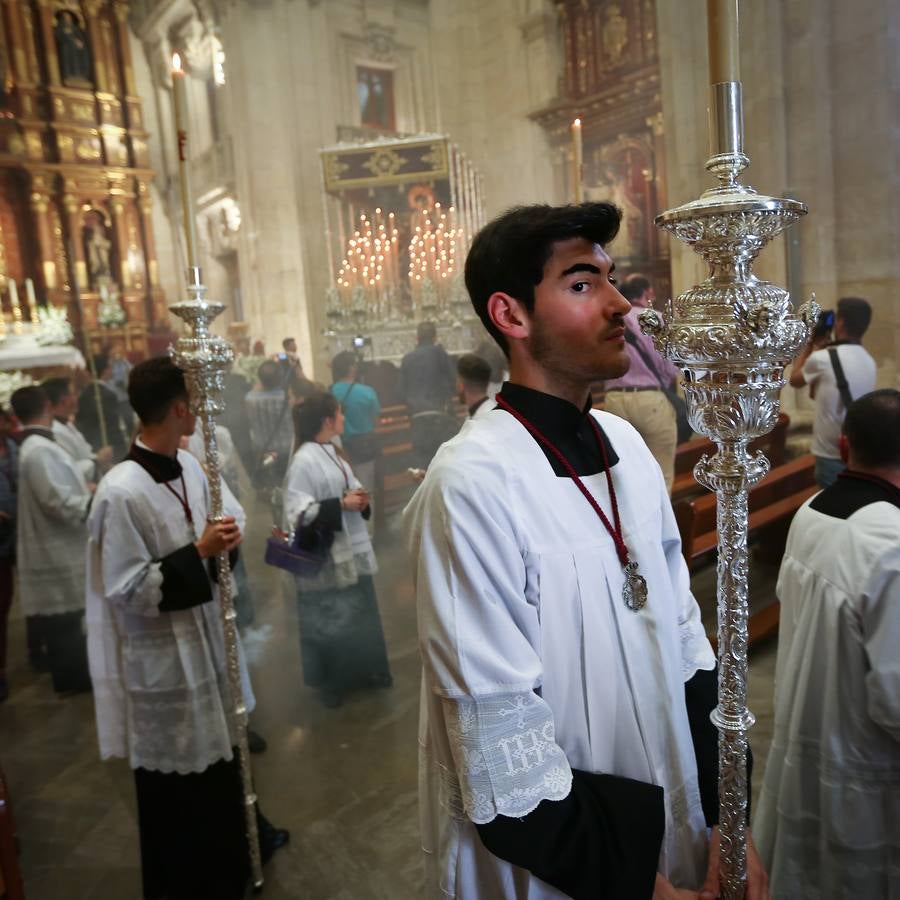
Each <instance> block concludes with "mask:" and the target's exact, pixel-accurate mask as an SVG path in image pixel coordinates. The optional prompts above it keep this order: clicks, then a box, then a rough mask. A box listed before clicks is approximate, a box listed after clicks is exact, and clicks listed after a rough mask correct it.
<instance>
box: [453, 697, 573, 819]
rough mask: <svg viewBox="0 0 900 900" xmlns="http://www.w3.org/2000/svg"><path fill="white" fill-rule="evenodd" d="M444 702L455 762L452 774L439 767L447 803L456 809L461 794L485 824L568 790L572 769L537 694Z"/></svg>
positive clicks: (464, 804)
mask: <svg viewBox="0 0 900 900" xmlns="http://www.w3.org/2000/svg"><path fill="white" fill-rule="evenodd" d="M444 703H445V720H446V724H447V733H448V736H449V738H450V745H451V752H452V753H453V759H454V762H455V764H456V772H455V773H453V772H450V771H449V770H445V771H444V772H443V775H444V781H445V783H444V789H445V794H446V796H447V797H448V800H449V801H450V802H449V803H448V805H449V806H451V807H457V808H458V805H459V804H458V803H457V802H454V801H456V800H457V798H460V799H461V800H462V807H463V808H464V810H465V813H466V815H467V816H468V817H469V819H471V820H472V821H473V822H475V823H477V824H483V823H485V822H490V821H491V820H492V819H493V818H494V817H495V816H496V815H498V814H499V815H505V816H514V817H521V816H524V815H527V814H528V813H529V812H531V811H532V810H533V809H534V808H535V807H536V806H537V805H538V803H540V802H541V800H561V799H563V798H564V797H566V796H567V795H568V793H569V790H570V788H571V784H572V771H571V769H570V768H569V763H568V760H567V759H566V756H565V753H563V751H562V749H561V748H560V747H559V745H558V744H557V743H556V740H555V735H554V727H553V715H552V713H551V711H550V707H549V706H547V704H546V703H545V702H544V701H543V700H542V699H541V698H540V697H538V696H537V695H536V694H533V693H528V694H524V693H522V694H503V695H498V696H493V697H485V698H481V699H478V700H462V701H453V700H446V701H444Z"/></svg>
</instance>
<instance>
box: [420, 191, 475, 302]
mask: <svg viewBox="0 0 900 900" xmlns="http://www.w3.org/2000/svg"><path fill="white" fill-rule="evenodd" d="M418 218H419V221H418V224H416V223H415V222H414V223H413V228H412V235H411V237H410V240H409V271H408V275H409V288H410V293H411V295H412V299H413V309H414V311H416V312H418V311H421V312H423V313H424V314H425V315H427V316H429V317H432V316H434V315H436V314H437V313H438V312H439V311H441V310H446V309H447V307H448V305H449V303H450V301H451V298H452V297H453V295H454V281H455V279H456V278H457V270H456V260H457V247H458V245H459V244H461V243H462V241H463V240H464V232H463V230H462V229H461V228H458V227H457V225H456V210H455V208H454V207H452V206H451V207H450V208H449V209H447V210H446V211H445V210H444V209H443V207H442V206H441V204H440V203H435V205H434V209H431V210H426V211H423V212H421V213H419V216H418Z"/></svg>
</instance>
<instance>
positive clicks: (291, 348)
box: [284, 341, 297, 353]
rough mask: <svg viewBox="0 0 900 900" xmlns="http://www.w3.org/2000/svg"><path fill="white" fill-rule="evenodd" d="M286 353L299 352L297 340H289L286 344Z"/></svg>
mask: <svg viewBox="0 0 900 900" xmlns="http://www.w3.org/2000/svg"><path fill="white" fill-rule="evenodd" d="M284 352H285V353H296V352H297V342H296V341H288V342H287V343H286V344H285V345H284Z"/></svg>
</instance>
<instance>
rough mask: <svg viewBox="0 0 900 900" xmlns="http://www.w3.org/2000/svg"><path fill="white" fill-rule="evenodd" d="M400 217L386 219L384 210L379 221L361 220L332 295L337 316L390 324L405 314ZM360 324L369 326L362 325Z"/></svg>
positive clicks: (378, 211)
mask: <svg viewBox="0 0 900 900" xmlns="http://www.w3.org/2000/svg"><path fill="white" fill-rule="evenodd" d="M399 234H400V232H399V230H398V229H397V224H396V217H395V215H394V213H388V215H387V221H384V220H383V218H382V211H381V208H380V207H379V208H377V209H376V210H375V218H374V220H373V219H370V218H368V216H366V214H365V213H361V214H360V217H359V228H357V229H356V230H355V231H354V232H353V235H352V236H351V237H350V238H349V240H348V241H347V246H346V248H342V249H344V258H343V259H342V260H341V268H340V270H339V271H338V273H337V288H336V292H335V293H334V294H333V295H332V298H331V304H330V305H333V306H334V307H335V309H334V310H333V312H335V313H340V314H342V315H343V314H345V313H347V312H349V313H350V314H351V315H352V316H354V317H356V318H357V319H361V318H365V317H367V316H372V317H374V318H375V319H381V320H390V319H394V318H397V317H398V316H399V315H400V314H401V312H402V311H401V310H400V309H399V308H398V303H397V301H398V299H399V262H398V251H399V246H398V239H399ZM358 324H360V325H363V324H365V323H364V322H363V321H360V322H359V323H358Z"/></svg>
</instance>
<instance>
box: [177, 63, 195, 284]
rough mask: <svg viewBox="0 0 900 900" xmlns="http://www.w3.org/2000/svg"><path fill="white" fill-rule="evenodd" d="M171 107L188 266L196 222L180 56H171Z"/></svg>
mask: <svg viewBox="0 0 900 900" xmlns="http://www.w3.org/2000/svg"><path fill="white" fill-rule="evenodd" d="M172 107H173V109H174V112H175V139H176V141H177V144H178V175H179V180H180V182H181V206H182V210H183V212H184V236H185V242H186V244H187V261H188V266H189V267H193V266H196V265H197V223H196V221H195V220H194V202H193V199H192V197H191V173H190V168H189V163H188V156H189V154H188V137H187V83H186V81H185V77H184V69H182V67H181V57H180V56H179V55H178V54H177V53H175V54H173V56H172Z"/></svg>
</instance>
